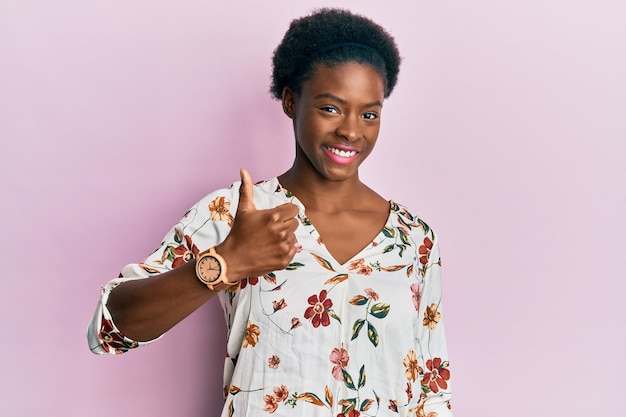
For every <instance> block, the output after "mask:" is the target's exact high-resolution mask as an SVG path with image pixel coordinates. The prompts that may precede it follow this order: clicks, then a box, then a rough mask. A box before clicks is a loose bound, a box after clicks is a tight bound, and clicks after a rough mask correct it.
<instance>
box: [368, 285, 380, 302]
mask: <svg viewBox="0 0 626 417" xmlns="http://www.w3.org/2000/svg"><path fill="white" fill-rule="evenodd" d="M365 294H367V296H368V297H369V298H371V299H372V300H374V301H377V300H378V293H377V292H376V291H374V290H373V289H371V288H366V289H365Z"/></svg>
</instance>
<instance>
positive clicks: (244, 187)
mask: <svg viewBox="0 0 626 417" xmlns="http://www.w3.org/2000/svg"><path fill="white" fill-rule="evenodd" d="M239 174H240V175H241V185H240V186H239V205H238V206H237V213H239V212H241V211H251V210H256V206H255V205H254V189H253V187H252V177H251V176H250V173H249V172H248V170H247V169H245V168H241V170H240V171H239Z"/></svg>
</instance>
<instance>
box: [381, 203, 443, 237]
mask: <svg viewBox="0 0 626 417" xmlns="http://www.w3.org/2000/svg"><path fill="white" fill-rule="evenodd" d="M390 204H391V209H390V220H391V221H392V222H397V226H398V227H401V228H403V229H405V230H406V231H407V232H409V233H410V234H411V235H418V236H416V237H420V236H419V235H421V237H420V240H422V239H426V238H427V239H428V240H430V241H432V242H436V240H437V235H436V234H435V231H434V230H433V229H432V228H431V227H430V226H429V225H428V223H426V221H424V220H423V219H422V218H421V217H420V216H418V215H417V214H415V212H413V211H411V210H410V209H409V208H408V207H406V206H404V205H402V204H399V203H396V202H395V201H393V200H392V201H390Z"/></svg>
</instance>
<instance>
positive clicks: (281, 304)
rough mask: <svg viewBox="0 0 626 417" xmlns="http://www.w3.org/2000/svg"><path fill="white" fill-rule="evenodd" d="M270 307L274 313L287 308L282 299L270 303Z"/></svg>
mask: <svg viewBox="0 0 626 417" xmlns="http://www.w3.org/2000/svg"><path fill="white" fill-rule="evenodd" d="M272 306H273V307H274V312H276V311H278V310H282V309H283V308H285V307H287V303H286V302H285V299H284V298H281V299H280V300H278V301H276V300H274V301H272Z"/></svg>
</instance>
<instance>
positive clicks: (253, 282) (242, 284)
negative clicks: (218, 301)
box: [239, 277, 259, 290]
mask: <svg viewBox="0 0 626 417" xmlns="http://www.w3.org/2000/svg"><path fill="white" fill-rule="evenodd" d="M258 283H259V277H246V278H244V279H242V280H241V281H239V288H241V289H242V290H243V289H244V288H246V285H248V284H250V285H256V284H258Z"/></svg>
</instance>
